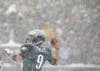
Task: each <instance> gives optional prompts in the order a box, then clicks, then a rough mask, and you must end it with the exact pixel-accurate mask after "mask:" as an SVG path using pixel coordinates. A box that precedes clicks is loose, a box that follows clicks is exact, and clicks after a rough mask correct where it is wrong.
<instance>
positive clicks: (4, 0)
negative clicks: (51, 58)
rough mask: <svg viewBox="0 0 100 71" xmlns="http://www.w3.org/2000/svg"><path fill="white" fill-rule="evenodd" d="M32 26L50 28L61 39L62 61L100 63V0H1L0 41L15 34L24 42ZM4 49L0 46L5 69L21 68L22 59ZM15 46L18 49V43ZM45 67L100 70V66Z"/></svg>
mask: <svg viewBox="0 0 100 71" xmlns="http://www.w3.org/2000/svg"><path fill="white" fill-rule="evenodd" d="M47 25H48V26H47ZM33 29H45V30H48V29H50V30H52V31H53V32H54V33H55V35H56V36H57V37H58V38H59V39H60V40H61V48H60V65H69V64H93V65H100V0H0V44H4V43H8V42H9V40H10V39H12V38H13V40H14V42H17V43H21V44H22V43H24V42H25V38H26V34H27V33H28V32H29V31H30V30H33ZM12 31H13V32H12ZM11 34H12V35H13V37H11V38H10V35H11ZM46 43H48V41H47V42H46ZM48 44H49V43H48ZM48 44H45V46H46V45H48ZM50 47H51V46H50ZM7 48H9V47H7ZM4 49H5V47H0V56H1V60H2V62H3V64H5V63H6V64H5V66H4V68H3V70H4V71H11V70H12V68H13V67H14V65H15V68H16V71H21V66H19V64H20V63H16V62H14V61H12V60H11V59H10V58H9V57H8V56H7V55H6V54H5V52H4V51H3V50H4ZM12 49H13V50H14V51H15V52H17V49H18V47H12ZM7 63H10V64H7ZM46 65H48V63H46ZM7 67H8V68H9V69H8V68H7ZM44 70H46V71H55V70H58V71H62V70H63V71H100V68H66V67H65V68H59V67H58V69H57V68H56V69H54V68H52V69H48V68H45V69H44Z"/></svg>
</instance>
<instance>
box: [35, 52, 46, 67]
mask: <svg viewBox="0 0 100 71" xmlns="http://www.w3.org/2000/svg"><path fill="white" fill-rule="evenodd" d="M43 58H44V57H43V55H41V54H40V55H38V58H37V64H36V69H40V68H41V65H42V63H43Z"/></svg>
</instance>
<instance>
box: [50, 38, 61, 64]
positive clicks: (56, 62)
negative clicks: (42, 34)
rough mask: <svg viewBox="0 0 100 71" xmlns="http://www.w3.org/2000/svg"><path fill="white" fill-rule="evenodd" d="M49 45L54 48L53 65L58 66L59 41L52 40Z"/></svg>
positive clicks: (56, 39)
mask: <svg viewBox="0 0 100 71" xmlns="http://www.w3.org/2000/svg"><path fill="white" fill-rule="evenodd" d="M51 45H52V46H53V47H54V48H55V60H56V61H55V64H54V65H58V64H59V60H60V53H59V50H60V40H59V39H58V38H52V40H51Z"/></svg>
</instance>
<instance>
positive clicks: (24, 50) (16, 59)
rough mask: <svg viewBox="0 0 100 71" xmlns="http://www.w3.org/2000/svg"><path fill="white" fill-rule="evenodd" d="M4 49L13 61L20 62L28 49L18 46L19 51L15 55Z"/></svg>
mask: <svg viewBox="0 0 100 71" xmlns="http://www.w3.org/2000/svg"><path fill="white" fill-rule="evenodd" d="M5 51H6V53H7V54H8V56H9V57H10V58H12V59H13V60H14V61H17V62H20V61H22V60H23V59H24V58H25V56H26V53H27V51H28V49H27V47H24V46H22V47H21V48H20V53H19V54H17V55H14V53H13V52H12V51H11V50H9V49H6V50H5Z"/></svg>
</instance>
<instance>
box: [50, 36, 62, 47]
mask: <svg viewBox="0 0 100 71" xmlns="http://www.w3.org/2000/svg"><path fill="white" fill-rule="evenodd" d="M51 45H52V46H53V47H54V48H56V49H58V48H59V47H60V40H59V39H58V38H52V39H51Z"/></svg>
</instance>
